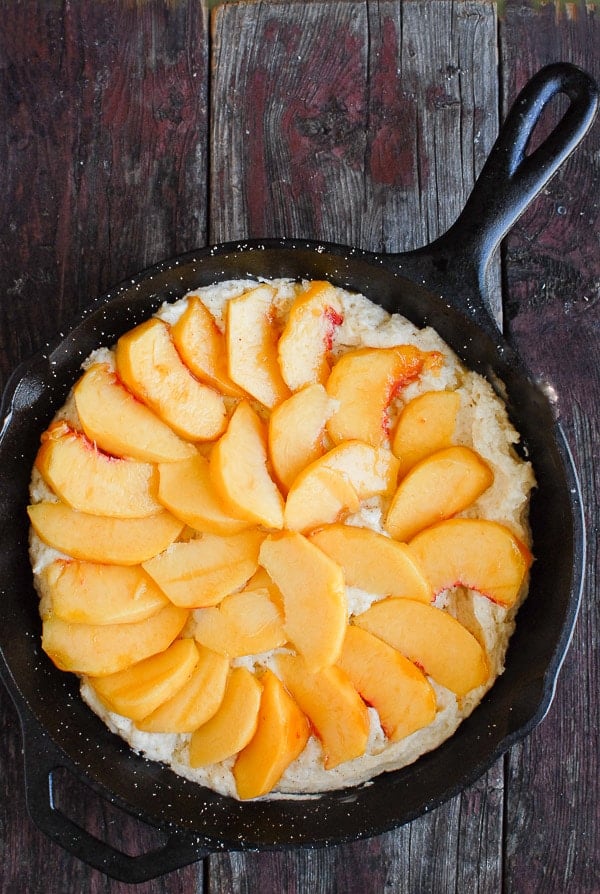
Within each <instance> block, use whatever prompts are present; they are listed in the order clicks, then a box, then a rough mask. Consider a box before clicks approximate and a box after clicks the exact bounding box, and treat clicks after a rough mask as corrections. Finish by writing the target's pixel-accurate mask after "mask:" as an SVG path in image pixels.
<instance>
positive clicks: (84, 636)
mask: <svg viewBox="0 0 600 894" xmlns="http://www.w3.org/2000/svg"><path fill="white" fill-rule="evenodd" d="M188 615H189V612H188V611H187V610H186V609H183V608H178V607H177V606H176V605H165V607H164V608H163V609H161V610H160V611H159V612H157V613H156V614H155V615H152V616H151V617H150V618H146V619H145V620H144V621H136V622H135V623H133V624H104V625H100V624H70V623H68V622H67V621H62V620H61V619H60V618H57V617H56V616H55V615H52V616H50V617H48V618H47V619H46V620H45V621H44V623H43V625H42V648H43V650H44V652H46V654H47V655H48V656H49V657H50V658H51V660H52V661H53V662H54V664H55V665H56V666H57V667H58V668H59V669H60V670H64V671H72V672H73V673H75V674H89V675H90V676H92V677H103V676H106V675H107V674H113V673H116V672H117V671H121V670H124V669H125V668H126V667H129V665H131V664H135V663H136V662H137V661H142V660H143V659H144V658H149V657H150V655H155V654H156V653H157V652H163V651H164V650H165V649H167V648H168V647H169V646H170V645H171V643H172V642H173V640H174V639H175V638H176V637H177V636H179V634H180V633H181V631H182V630H183V627H184V625H185V623H186V622H187V619H188Z"/></svg>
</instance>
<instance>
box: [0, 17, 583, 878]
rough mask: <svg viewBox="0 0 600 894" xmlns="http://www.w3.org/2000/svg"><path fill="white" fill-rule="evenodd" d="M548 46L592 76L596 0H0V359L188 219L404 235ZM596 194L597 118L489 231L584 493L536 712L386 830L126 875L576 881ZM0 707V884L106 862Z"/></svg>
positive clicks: (114, 818)
mask: <svg viewBox="0 0 600 894" xmlns="http://www.w3.org/2000/svg"><path fill="white" fill-rule="evenodd" d="M558 59H566V60H571V61H573V62H576V63H578V64H580V65H582V67H584V68H586V69H587V70H588V71H590V72H592V73H593V74H594V75H595V76H596V77H598V76H600V9H599V8H598V6H597V4H595V3H589V4H588V5H587V6H586V5H585V4H583V3H570V4H561V5H560V6H559V5H554V4H552V3H548V4H545V5H540V4H538V3H534V2H533V0H531V2H530V3H526V2H522V0H507V2H506V3H505V4H504V5H503V7H502V8H501V9H500V10H496V7H495V6H494V5H492V4H489V3H476V2H471V0H462V2H454V3H452V2H449V0H448V2H446V0H405V2H399V0H393V2H392V0H381V2H371V0H368V2H363V3H359V2H352V0H338V2H333V0H331V2H329V0H323V2H306V0H304V2H297V3H275V2H274V3H268V2H256V3H247V4H239V5H232V6H223V7H217V8H215V9H214V10H213V12H212V23H211V16H210V13H209V10H208V8H207V6H206V4H203V3H201V2H199V0H171V2H169V3H167V2H164V3H159V2H154V0H150V2H137V3H134V2H128V3H114V4H98V3H92V2H88V0H80V2H79V3H77V4H69V3H67V4H59V3H57V2H54V0H37V2H34V0H24V2H21V3H18V4H17V3H15V4H13V5H12V9H11V11H10V14H7V13H4V14H3V16H2V25H1V27H0V122H1V127H0V187H1V195H2V202H1V204H0V384H2V385H3V384H4V383H5V382H6V379H7V377H8V375H9V374H10V372H11V370H12V369H13V368H14V367H15V366H16V365H17V363H18V362H19V361H20V360H22V359H24V358H26V357H27V356H28V355H29V354H31V353H32V352H33V351H35V350H36V349H38V348H40V347H41V346H42V345H43V344H44V343H45V341H46V340H47V339H49V338H51V337H52V336H53V335H55V334H56V332H57V331H59V330H64V328H65V327H66V326H67V325H68V323H69V320H70V319H71V318H72V317H73V315H74V314H75V313H76V312H77V311H78V310H79V309H80V308H82V307H84V306H87V305H88V304H89V302H91V301H92V300H93V299H94V298H95V297H96V296H98V295H100V294H102V293H103V292H104V291H106V290H107V289H108V288H109V287H110V286H113V285H115V284H116V283H118V282H120V281H121V280H123V279H125V278H126V277H128V276H130V275H131V274H133V273H134V272H136V271H138V270H140V269H142V268H143V267H145V266H147V265H148V264H150V263H152V262H154V261H158V260H161V259H163V258H166V257H169V256H172V255H174V254H176V253H179V252H182V251H185V250H187V249H192V248H194V247H196V246H199V245H204V244H206V243H207V242H209V241H210V242H213V241H221V240H224V239H230V238H237V237H238V236H253V235H254V236H265V235H280V234H281V235H290V236H292V235H303V236H307V237H312V238H317V239H331V240H334V241H340V242H346V243H350V244H355V245H359V246H361V247H363V248H369V249H385V250H388V251H396V250H401V249H403V248H410V247H414V246H416V245H419V244H422V243H424V242H426V241H429V240H430V239H431V238H432V237H433V236H435V235H436V234H437V233H438V232H440V231H441V230H443V229H444V228H445V227H446V226H447V225H448V224H449V223H450V222H451V221H452V220H453V219H454V217H455V216H456V214H457V213H458V211H459V210H460V207H461V205H462V203H463V202H464V199H465V197H466V195H467V194H468V191H469V189H470V187H471V185H472V182H473V179H474V177H475V176H476V174H477V172H478V170H479V169H480V167H481V164H482V162H483V160H484V158H485V155H486V153H487V151H488V150H489V147H490V145H491V142H492V141H493V138H494V135H495V132H496V130H497V126H498V120H499V118H502V117H503V116H504V115H505V113H506V111H507V108H508V106H509V104H510V102H511V101H512V99H514V97H515V95H516V92H517V91H518V89H519V88H520V87H521V86H522V85H523V83H524V82H525V81H526V80H527V78H528V77H529V76H530V75H532V74H533V73H534V72H535V71H537V70H538V69H539V68H540V67H541V66H542V65H544V64H545V63H547V62H551V61H556V60H558ZM599 196H600V125H599V124H598V123H597V124H596V125H595V127H594V129H593V130H592V131H591V132H590V134H589V135H588V136H587V138H586V140H585V142H584V144H583V145H582V146H581V147H580V148H579V150H578V151H577V153H576V154H575V155H574V156H573V157H572V159H570V160H569V161H568V162H567V164H566V165H565V166H564V167H563V168H562V169H561V171H560V173H559V174H558V175H557V177H556V178H555V179H554V180H553V181H552V182H551V184H550V185H549V186H548V187H547V189H546V190H544V192H543V193H542V195H541V196H539V197H538V198H537V199H536V201H535V203H534V205H533V206H532V207H531V208H530V209H529V210H528V211H527V212H526V214H525V215H524V217H523V218H522V219H521V220H520V221H519V223H518V224H517V226H516V227H515V228H514V230H513V231H512V233H511V235H510V236H509V238H508V239H507V240H506V243H505V245H504V247H503V252H502V272H501V277H500V273H499V268H498V270H497V271H496V273H495V276H494V280H493V282H492V285H493V286H494V285H496V286H497V287H499V284H500V282H501V284H502V289H501V292H500V291H498V289H496V291H494V292H492V294H493V295H496V296H500V295H501V297H502V301H496V303H495V308H494V309H495V312H496V313H497V315H498V316H499V317H500V314H501V315H502V318H503V321H504V326H505V330H506V331H507V333H508V334H509V336H510V337H511V339H512V340H513V341H514V343H515V344H516V346H517V347H518V349H519V350H520V351H521V352H522V354H523V355H524V356H526V357H527V359H528V361H529V365H530V366H531V368H532V369H533V370H535V371H536V373H537V374H538V375H539V377H540V378H541V379H543V380H546V381H548V382H549V383H551V384H552V386H553V387H554V388H555V389H556V392H557V393H558V395H559V405H560V408H561V415H562V419H563V424H564V426H565V429H566V432H567V435H568V439H569V442H570V445H571V447H572V449H573V451H574V453H575V456H576V459H577V463H578V467H579V470H580V474H581V478H582V487H583V491H584V499H585V505H586V514H587V523H588V532H589V557H588V569H587V571H588V575H587V584H586V588H585V593H584V600H583V604H582V609H581V612H580V616H579V620H578V623H577V625H576V629H575V634H574V638H573V642H572V646H571V649H570V651H569V653H568V655H567V658H566V661H565V664H564V667H563V669H562V672H561V675H560V677H559V681H558V686H557V692H556V697H555V700H554V702H553V704H552V707H551V709H550V711H549V713H548V715H547V717H546V718H545V720H544V721H543V722H542V723H541V724H540V726H539V727H538V728H537V729H536V730H535V731H534V732H533V734H532V735H531V736H530V737H529V738H528V739H526V740H525V741H524V742H522V743H521V744H518V745H516V746H515V747H513V749H512V750H511V751H510V753H509V754H507V755H506V756H505V757H504V758H503V759H501V760H500V761H498V762H497V764H495V765H494V766H493V767H492V768H491V769H490V770H489V771H488V773H486V774H485V776H484V777H482V778H481V779H480V780H479V781H478V782H477V783H476V784H475V785H473V786H472V787H471V788H469V789H468V790H467V791H465V792H464V793H463V794H462V795H460V796H459V797H457V798H455V799H453V800H452V801H450V802H449V803H447V804H445V805H443V806H442V807H440V808H439V809H438V810H436V811H433V812H432V813H431V814H429V815H426V816H423V817H421V818H420V819H418V820H416V821H415V822H413V823H412V824H410V825H408V826H405V827H403V828H401V829H399V830H397V831H395V832H390V833H387V834H385V835H382V836H379V837H378V838H374V839H371V840H369V841H362V842H358V843H355V844H349V845H344V846H340V847H332V848H329V849H322V850H317V851H294V852H291V851H290V852H285V853H278V854H266V853H265V854H256V853H253V854H219V855H214V856H211V857H210V858H208V859H206V860H205V861H204V862H203V863H197V864H194V865H192V866H188V867H186V868H184V869H180V870H178V871H176V872H173V873H171V874H170V875H167V876H164V877H162V878H160V879H156V880H153V881H150V882H146V883H142V884H140V885H139V886H137V888H136V890H137V891H139V892H142V894H150V892H152V894H155V892H168V894H175V892H186V894H187V892H192V891H194V892H204V891H206V892H224V894H225V892H227V894H229V892H261V894H262V892H273V894H275V892H277V894H278V892H286V894H287V892H290V894H291V892H304V891H316V892H336V891H339V892H342V891H347V892H357V894H358V892H361V894H362V892H366V891H369V892H377V894H378V892H382V894H383V892H406V894H421V892H423V894H425V892H426V894H430V892H433V894H438V892H439V894H445V892H448V891H454V890H466V891H472V892H481V894H488V892H490V894H495V892H498V894H500V892H518V894H521V892H539V894H547V892H549V894H552V892H575V894H579V892H581V894H597V892H599V891H600V808H599V806H598V805H599V797H598V796H599V790H598V789H599V786H598V774H599V766H598V764H599V754H600V742H599V735H598V728H597V717H598V713H599V708H600V704H599V702H600V699H599V696H598V693H599V690H600V673H599V667H600V660H599V657H598V629H599V627H600V624H599V609H598V598H597V575H598V566H599V561H598V551H597V539H598V521H597V518H598V502H597V497H596V494H597V493H598V490H599V488H600V480H599V469H600V456H599V452H598V450H599V448H598V443H599V442H600V431H599V428H600V425H599V408H600V398H599V396H598V395H599V388H598V384H599V383H598V379H599V373H598V369H599V365H600V339H599V335H600V313H599V306H600V198H599ZM0 729H1V733H0V780H1V782H0V784H1V786H2V793H1V796H0V890H1V891H2V892H10V894H12V892H15V894H16V892H19V894H21V892H27V894H38V892H39V894H42V892H43V894H63V892H67V894H71V892H73V894H75V892H77V894H78V892H80V891H86V892H94V894H96V892H108V891H110V892H111V894H117V892H123V891H125V890H130V888H129V886H127V885H125V884H123V883H120V882H116V881H113V880H110V879H108V878H107V877H106V876H104V875H102V874H101V873H99V872H97V871H96V870H92V869H90V868H88V867H87V866H85V865H84V864H82V863H80V862H79V861H77V860H76V859H74V858H73V857H71V856H70V855H69V854H67V853H66V852H65V851H63V850H61V849H60V848H59V847H57V846H56V845H54V844H53V843H52V842H50V841H49V840H48V839H46V838H45V836H43V835H42V834H41V833H40V832H39V831H38V830H37V829H36V827H35V826H34V825H33V824H32V822H31V821H30V819H29V817H28V815H27V811H26V807H25V802H24V789H23V769H22V754H21V739H20V732H19V727H18V719H17V715H16V712H15V710H14V707H13V706H12V703H11V701H10V698H9V697H8V695H7V694H6V693H5V692H4V690H3V689H2V690H1V691H0ZM60 797H61V802H62V803H63V804H65V805H66V808H65V809H70V810H72V811H73V813H74V815H75V816H76V818H78V819H79V820H80V821H81V822H85V823H86V824H87V826H88V827H89V828H90V829H92V830H93V831H94V832H95V834H99V835H101V836H102V837H105V838H106V839H107V840H109V841H111V842H113V843H120V844H121V846H122V847H123V848H124V849H125V850H126V851H127V852H129V853H139V852H144V850H146V849H147V848H148V847H150V846H152V844H153V842H154V840H155V836H154V833H153V832H151V831H149V830H147V829H145V828H144V827H142V826H141V824H139V823H138V822H137V821H135V820H133V819H130V818H128V817H127V816H124V815H123V814H122V813H121V812H118V813H117V812H116V811H115V810H113V809H112V808H108V807H107V806H106V805H105V804H103V803H101V802H99V801H98V800H97V799H96V798H95V797H92V796H90V795H89V794H88V793H87V792H86V791H85V790H81V789H80V787H79V786H78V785H76V784H75V783H73V782H72V781H69V780H67V779H65V780H64V786H63V788H62V789H61V792H60ZM131 890H134V889H131Z"/></svg>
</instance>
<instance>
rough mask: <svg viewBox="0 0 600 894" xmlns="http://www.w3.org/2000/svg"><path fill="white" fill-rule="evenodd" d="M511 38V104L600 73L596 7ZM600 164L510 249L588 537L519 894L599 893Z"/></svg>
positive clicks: (522, 226)
mask: <svg viewBox="0 0 600 894" xmlns="http://www.w3.org/2000/svg"><path fill="white" fill-rule="evenodd" d="M500 37H501V47H502V70H503V72H504V79H503V80H504V85H503V93H504V95H505V96H508V95H511V94H513V93H514V91H515V90H516V89H518V88H519V87H520V86H522V84H523V83H524V82H525V80H526V79H527V78H528V77H530V76H531V75H532V74H533V73H534V72H535V71H537V70H538V69H539V68H541V67H542V66H543V65H545V64H547V63H549V62H554V61H556V60H560V59H567V60H570V61H572V62H574V63H575V64H578V65H581V66H582V67H583V68H585V69H587V70H588V71H590V72H591V73H592V74H593V75H595V76H596V77H598V74H599V73H600V69H599V64H598V63H599V60H600V20H599V18H598V15H597V8H594V4H589V5H587V6H586V5H584V4H583V3H580V4H569V5H567V6H565V7H563V8H559V7H556V8H555V7H554V6H553V5H549V6H548V7H542V8H537V7H536V6H535V5H534V4H533V3H532V2H531V3H525V4H524V3H521V2H514V0H509V2H508V3H507V6H506V11H505V15H504V17H503V18H502V20H501V23H500ZM515 41H517V43H515ZM556 113H557V109H556V107H555V108H554V109H549V110H548V120H549V121H553V120H556V117H555V116H556ZM599 158H600V129H599V127H598V124H597V123H596V124H595V125H594V127H593V128H592V130H591V131H590V132H589V134H588V135H587V136H586V138H585V140H584V142H583V143H582V145H581V146H580V147H579V148H578V150H577V152H576V153H575V155H573V156H572V157H571V158H570V159H569V161H568V162H567V163H566V164H565V165H564V166H563V167H562V168H561V170H560V172H559V173H558V174H557V176H556V177H555V178H554V179H553V180H552V181H551V182H550V184H549V185H548V187H547V188H546V189H545V190H544V191H543V193H542V195H540V196H539V197H538V198H537V199H536V201H535V203H534V204H533V205H532V206H531V208H530V209H529V210H528V211H527V212H526V214H525V215H524V216H523V218H522V219H521V221H520V222H519V224H518V225H517V227H516V228H515V229H514V231H513V233H512V234H511V236H510V237H509V239H508V240H507V246H506V258H507V273H508V275H507V279H506V288H507V292H506V306H507V322H508V331H509V335H510V337H511V339H512V340H513V341H514V342H515V344H516V345H517V346H518V348H519V350H520V352H521V353H522V355H523V356H524V357H525V358H527V360H528V362H529V365H530V367H531V369H532V370H533V371H534V372H535V374H537V375H539V376H540V378H541V379H542V380H545V381H548V382H550V383H551V385H552V386H553V388H554V389H555V391H556V393H557V395H558V401H559V407H560V411H561V420H562V424H563V427H564V429H565V432H566V434H567V438H568V440H569V443H570V445H571V447H572V449H573V451H574V454H575V458H576V463H577V466H578V469H579V472H580V475H581V486H582V491H583V499H584V508H585V515H586V523H587V529H588V557H587V567H586V584H585V587H584V592H583V599H582V606H581V611H580V614H579V619H578V622H577V625H576V627H575V632H574V636H573V641H572V645H571V648H570V651H569V652H568V654H567V657H566V660H565V663H564V665H563V668H562V671H561V674H560V676H559V679H558V684H557V689H556V696H555V699H554V702H553V704H552V707H551V709H550V711H549V713H548V716H547V717H546V719H545V720H544V721H543V723H542V724H541V725H540V726H539V727H538V728H537V729H536V730H535V731H534V732H533V734H532V735H531V736H530V737H529V738H528V739H527V740H526V741H525V742H523V743H522V744H520V745H519V746H518V747H516V748H513V749H512V750H511V752H510V754H509V756H508V770H507V782H506V818H507V837H506V865H505V884H506V891H508V892H519V894H521V892H525V894H533V892H536V894H545V892H547V891H561V892H565V894H597V892H598V891H600V799H599V797H598V794H599V784H598V780H599V778H600V735H599V731H598V715H599V712H600V660H599V653H598V630H599V629H600V604H599V601H598V587H599V581H600V551H599V549H598V536H597V533H598V493H599V490H600V450H599V447H598V445H599V444H600V373H599V370H600V338H599V335H600V250H599V249H600V205H599V203H598V201H597V196H598V195H599V194H600V164H599V162H598V160H599ZM590 197H596V198H593V199H592V201H590Z"/></svg>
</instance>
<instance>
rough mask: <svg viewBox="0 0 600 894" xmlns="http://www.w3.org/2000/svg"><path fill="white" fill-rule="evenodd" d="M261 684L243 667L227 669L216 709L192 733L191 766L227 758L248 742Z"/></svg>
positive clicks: (199, 765)
mask: <svg viewBox="0 0 600 894" xmlns="http://www.w3.org/2000/svg"><path fill="white" fill-rule="evenodd" d="M261 694H262V686H261V684H260V683H259V681H258V680H257V679H256V676H255V675H254V674H253V673H252V672H251V671H249V670H247V669H246V668H245V667H234V668H232V669H231V670H230V672H229V676H228V678H227V684H226V686H225V694H224V696H223V701H222V702H221V704H220V706H219V709H218V711H217V713H216V714H214V715H213V716H212V717H211V718H210V720H207V721H206V723H203V724H202V726H200V727H198V729H196V730H195V732H193V733H192V737H191V739H190V746H189V749H190V750H189V762H190V767H194V768H196V767H206V766H208V765H209V764H218V763H220V762H221V761H224V760H226V759H227V758H228V757H231V756H232V755H234V754H237V753H238V751H241V750H242V748H245V746H246V745H247V744H248V742H249V741H250V740H251V739H252V737H253V736H254V733H255V732H256V727H257V725H258V712H259V709H260V699H261Z"/></svg>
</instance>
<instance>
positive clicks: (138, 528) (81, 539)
mask: <svg viewBox="0 0 600 894" xmlns="http://www.w3.org/2000/svg"><path fill="white" fill-rule="evenodd" d="M27 512H28V514H29V520H30V522H31V525H32V527H33V529H34V531H35V532H36V534H37V535H38V537H39V538H40V539H41V540H43V541H44V543H46V544H48V546H52V547H54V549H57V550H59V551H60V552H62V553H66V554H67V555H69V556H72V557H73V558H74V559H83V560H84V561H87V562H104V563H106V564H109V565H139V564H140V563H141V562H145V561H146V560H147V559H150V558H152V556H155V555H157V553H160V552H162V551H163V550H165V549H166V548H167V547H168V546H169V545H170V544H171V543H173V541H174V540H175V539H176V538H177V537H178V536H179V534H180V533H181V531H182V530H183V527H184V526H183V522H180V521H179V519H177V518H173V516H172V515H170V514H169V513H168V512H160V513H159V514H158V515H150V516H148V517H147V518H108V517H106V516H102V515H88V514H87V513H85V512H78V511H77V510H76V509H71V508H70V507H69V506H66V505H65V504H64V503H52V502H48V501H42V502H41V503H36V504H34V505H33V506H29V507H28V508H27Z"/></svg>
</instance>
